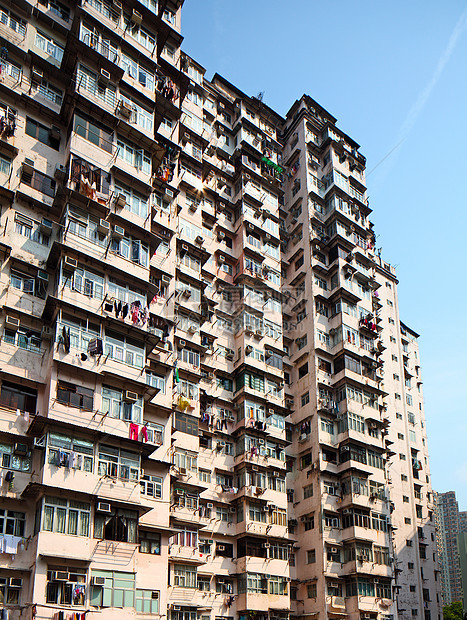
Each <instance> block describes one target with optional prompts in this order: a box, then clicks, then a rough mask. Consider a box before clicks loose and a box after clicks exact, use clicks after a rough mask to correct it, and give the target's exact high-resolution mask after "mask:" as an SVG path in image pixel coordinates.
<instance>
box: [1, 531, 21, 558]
mask: <svg viewBox="0 0 467 620" xmlns="http://www.w3.org/2000/svg"><path fill="white" fill-rule="evenodd" d="M21 540H22V538H21V536H12V535H11V534H5V535H4V537H3V553H11V554H16V553H18V544H19V543H20V542H21Z"/></svg>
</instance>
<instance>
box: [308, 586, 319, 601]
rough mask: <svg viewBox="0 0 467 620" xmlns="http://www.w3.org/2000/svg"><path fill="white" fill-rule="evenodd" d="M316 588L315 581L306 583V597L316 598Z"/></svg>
mask: <svg viewBox="0 0 467 620" xmlns="http://www.w3.org/2000/svg"><path fill="white" fill-rule="evenodd" d="M317 593H318V590H317V584H316V583H311V584H310V585H308V586H307V587H306V594H307V597H308V598H316V597H317V595H318V594H317Z"/></svg>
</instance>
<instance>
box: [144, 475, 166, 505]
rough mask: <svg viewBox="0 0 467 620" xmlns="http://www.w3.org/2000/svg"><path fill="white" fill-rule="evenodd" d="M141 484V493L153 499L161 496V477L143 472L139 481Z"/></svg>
mask: <svg viewBox="0 0 467 620" xmlns="http://www.w3.org/2000/svg"><path fill="white" fill-rule="evenodd" d="M139 484H140V486H141V493H142V494H143V495H147V496H148V497H153V498H154V499H161V498H162V478H160V477H159V476H152V475H150V474H143V475H142V476H141V479H140V481H139Z"/></svg>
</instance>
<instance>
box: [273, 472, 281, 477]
mask: <svg viewBox="0 0 467 620" xmlns="http://www.w3.org/2000/svg"><path fill="white" fill-rule="evenodd" d="M280 475H281V474H280V472H279V471H273V472H272V476H273V478H279V476H280Z"/></svg>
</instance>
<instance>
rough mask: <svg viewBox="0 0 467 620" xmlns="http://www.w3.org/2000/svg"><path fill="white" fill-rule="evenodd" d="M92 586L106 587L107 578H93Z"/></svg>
mask: <svg viewBox="0 0 467 620" xmlns="http://www.w3.org/2000/svg"><path fill="white" fill-rule="evenodd" d="M91 585H92V586H105V577H96V576H94V577H91Z"/></svg>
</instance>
